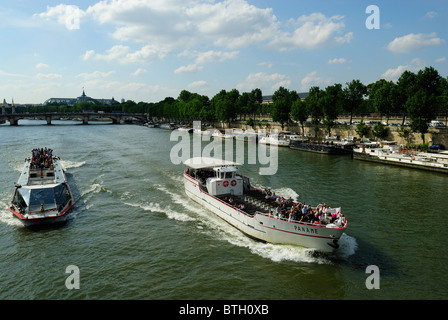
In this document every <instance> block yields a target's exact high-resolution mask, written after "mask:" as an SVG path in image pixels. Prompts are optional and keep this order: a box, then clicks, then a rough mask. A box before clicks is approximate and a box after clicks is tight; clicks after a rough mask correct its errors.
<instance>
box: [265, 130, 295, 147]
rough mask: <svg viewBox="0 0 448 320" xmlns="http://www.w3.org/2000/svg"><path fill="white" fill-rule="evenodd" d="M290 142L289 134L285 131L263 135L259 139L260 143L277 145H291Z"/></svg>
mask: <svg viewBox="0 0 448 320" xmlns="http://www.w3.org/2000/svg"><path fill="white" fill-rule="evenodd" d="M290 142H291V141H290V139H289V137H288V135H287V134H285V133H279V134H270V135H266V136H264V135H262V136H260V138H259V140H258V143H261V144H267V145H273V146H277V147H289V144H290Z"/></svg>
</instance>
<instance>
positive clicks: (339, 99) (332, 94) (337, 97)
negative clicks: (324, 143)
mask: <svg viewBox="0 0 448 320" xmlns="http://www.w3.org/2000/svg"><path fill="white" fill-rule="evenodd" d="M318 103H319V105H320V107H321V109H322V112H323V114H324V125H325V127H326V128H327V131H328V134H329V135H331V128H332V127H333V126H334V120H336V119H337V117H338V114H339V110H341V109H342V103H343V91H342V85H341V84H340V83H336V84H335V85H332V86H328V87H327V88H325V91H324V92H323V94H322V96H321V97H320V98H319V100H318Z"/></svg>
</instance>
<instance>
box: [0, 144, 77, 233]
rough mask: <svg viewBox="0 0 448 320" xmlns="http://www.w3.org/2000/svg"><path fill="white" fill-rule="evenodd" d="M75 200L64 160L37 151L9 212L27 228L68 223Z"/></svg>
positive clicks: (20, 179) (46, 150) (18, 186)
mask: <svg viewBox="0 0 448 320" xmlns="http://www.w3.org/2000/svg"><path fill="white" fill-rule="evenodd" d="M74 204H75V199H74V197H73V194H72V192H71V190H70V187H69V185H68V182H67V178H66V176H65V172H64V168H63V167H62V165H61V163H60V158H59V157H57V156H54V155H53V154H52V150H51V149H46V148H45V149H34V150H33V151H32V155H31V158H27V159H25V165H24V167H23V170H22V173H21V174H20V177H19V180H18V182H17V183H16V185H15V190H14V195H13V197H12V200H11V202H10V204H9V211H11V212H12V213H13V215H14V216H15V217H16V218H18V219H19V220H20V221H21V222H22V223H23V224H24V225H25V226H36V225H42V224H48V223H56V222H57V223H60V222H65V221H66V216H67V214H68V212H69V210H70V209H71V208H72V207H73V205H74Z"/></svg>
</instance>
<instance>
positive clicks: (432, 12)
mask: <svg viewBox="0 0 448 320" xmlns="http://www.w3.org/2000/svg"><path fill="white" fill-rule="evenodd" d="M436 16H437V12H435V11H428V12H426V14H425V18H428V19H432V18H435V17H436Z"/></svg>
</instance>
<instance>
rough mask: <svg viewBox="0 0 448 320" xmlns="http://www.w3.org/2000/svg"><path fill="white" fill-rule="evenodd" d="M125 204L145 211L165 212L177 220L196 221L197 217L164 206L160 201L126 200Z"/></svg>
mask: <svg viewBox="0 0 448 320" xmlns="http://www.w3.org/2000/svg"><path fill="white" fill-rule="evenodd" d="M124 204H125V205H128V206H131V207H134V208H140V209H143V210H144V211H149V212H154V213H164V214H165V215H166V216H167V217H168V218H169V219H173V220H177V221H194V220H195V219H193V218H191V217H190V216H189V215H187V214H184V213H181V212H178V211H176V210H173V209H171V207H170V206H167V207H162V206H160V204H159V203H154V202H150V203H148V204H138V203H130V202H124Z"/></svg>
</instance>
